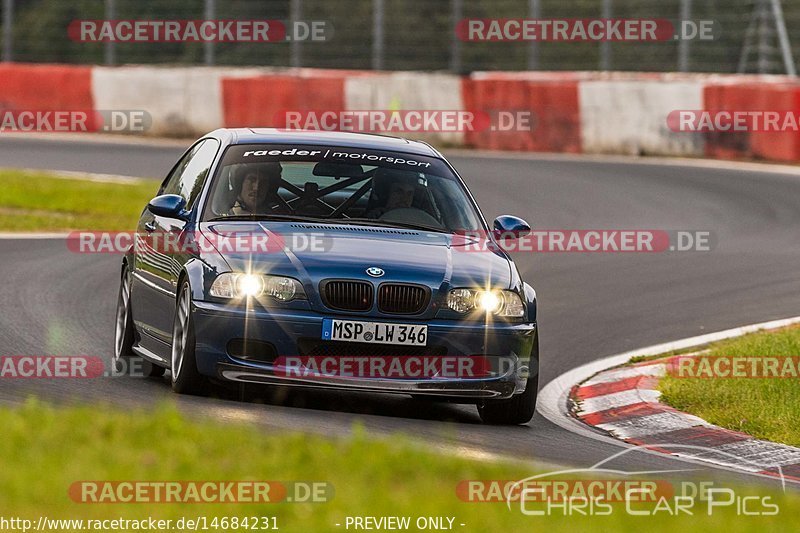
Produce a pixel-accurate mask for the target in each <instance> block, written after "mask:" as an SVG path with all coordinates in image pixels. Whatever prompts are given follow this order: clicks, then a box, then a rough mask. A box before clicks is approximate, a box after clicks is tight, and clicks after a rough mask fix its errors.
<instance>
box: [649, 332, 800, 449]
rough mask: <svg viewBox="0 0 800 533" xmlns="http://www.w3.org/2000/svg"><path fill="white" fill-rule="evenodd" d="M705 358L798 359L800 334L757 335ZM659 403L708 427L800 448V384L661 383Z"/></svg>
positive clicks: (692, 380) (716, 348)
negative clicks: (787, 357) (692, 417)
mask: <svg viewBox="0 0 800 533" xmlns="http://www.w3.org/2000/svg"><path fill="white" fill-rule="evenodd" d="M710 348H711V352H710V353H708V354H704V355H708V356H722V355H725V356H755V357H763V356H800V328H798V327H792V328H787V329H783V330H780V331H776V332H758V333H753V334H750V335H746V336H744V337H740V338H738V339H733V340H729V341H723V342H720V343H716V344H714V345H712V346H711V347H710ZM659 388H660V389H661V392H662V393H663V396H662V398H661V401H663V402H665V403H667V404H669V405H671V406H673V407H675V408H677V409H680V410H682V411H686V412H688V413H692V414H695V415H697V416H699V417H701V418H704V419H705V420H707V421H709V422H711V423H712V424H717V425H720V426H722V427H726V428H729V429H734V430H737V431H743V432H745V433H747V434H749V435H752V436H754V437H757V438H760V439H766V440H771V441H775V442H782V443H786V444H791V445H795V446H800V408H798V406H800V379H797V378H783V379H774V378H768V379H745V378H738V379H732V378H711V379H709V378H703V379H696V378H678V377H674V376H668V377H666V378H664V379H662V380H661V383H660V384H659Z"/></svg>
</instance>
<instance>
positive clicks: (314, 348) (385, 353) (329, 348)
mask: <svg viewBox="0 0 800 533" xmlns="http://www.w3.org/2000/svg"><path fill="white" fill-rule="evenodd" d="M297 351H298V353H299V354H300V355H301V356H302V357H431V356H437V357H438V356H445V355H447V348H445V347H444V346H394V345H391V344H369V343H364V342H345V341H323V340H320V339H308V338H302V339H299V341H298V343H297Z"/></svg>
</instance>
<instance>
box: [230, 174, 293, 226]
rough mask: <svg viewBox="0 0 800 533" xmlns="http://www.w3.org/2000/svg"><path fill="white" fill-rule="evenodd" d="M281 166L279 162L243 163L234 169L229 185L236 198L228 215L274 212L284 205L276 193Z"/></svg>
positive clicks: (279, 180) (279, 181)
mask: <svg viewBox="0 0 800 533" xmlns="http://www.w3.org/2000/svg"><path fill="white" fill-rule="evenodd" d="M282 171H283V167H281V164H280V163H272V162H270V163H258V164H251V165H243V166H242V167H240V168H238V169H236V171H235V173H234V176H233V177H232V179H231V187H232V189H233V190H234V191H235V193H236V199H235V200H234V202H233V205H232V206H231V208H230V209H229V210H228V214H229V215H252V214H258V213H270V212H276V210H277V209H278V208H280V207H283V206H284V203H283V202H282V201H281V198H280V196H279V195H278V188H279V187H280V183H281V172H282Z"/></svg>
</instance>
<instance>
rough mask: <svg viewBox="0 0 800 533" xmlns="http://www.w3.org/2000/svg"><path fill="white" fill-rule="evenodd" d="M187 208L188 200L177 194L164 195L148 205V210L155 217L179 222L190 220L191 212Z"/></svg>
mask: <svg viewBox="0 0 800 533" xmlns="http://www.w3.org/2000/svg"><path fill="white" fill-rule="evenodd" d="M185 208H186V200H185V199H184V198H183V197H182V196H180V195H177V194H162V195H161V196H156V197H155V198H153V199H152V200H150V203H149V204H147V210H148V211H150V212H151V213H153V214H154V215H156V216H159V217H164V218H177V219H178V220H189V212H188V211H186V209H185Z"/></svg>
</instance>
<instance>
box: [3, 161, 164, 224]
mask: <svg viewBox="0 0 800 533" xmlns="http://www.w3.org/2000/svg"><path fill="white" fill-rule="evenodd" d="M157 190H158V185H157V183H156V182H155V181H144V180H143V181H142V183H133V184H128V183H101V182H96V181H90V180H82V179H64V178H58V177H55V176H54V175H53V174H52V173H47V172H39V171H23V170H0V231H14V232H16V231H69V230H106V231H133V230H134V229H135V227H136V221H137V220H138V218H139V215H140V214H141V212H142V209H143V208H144V206H145V204H147V202H148V201H149V200H150V199H152V197H153V196H155V194H156V192H157Z"/></svg>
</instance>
